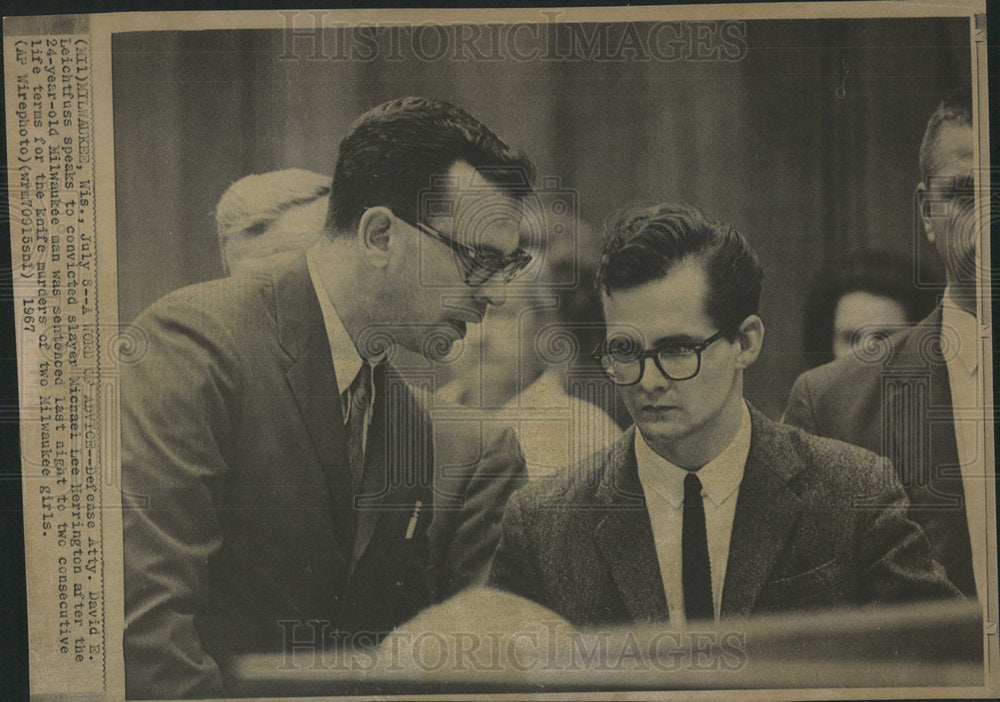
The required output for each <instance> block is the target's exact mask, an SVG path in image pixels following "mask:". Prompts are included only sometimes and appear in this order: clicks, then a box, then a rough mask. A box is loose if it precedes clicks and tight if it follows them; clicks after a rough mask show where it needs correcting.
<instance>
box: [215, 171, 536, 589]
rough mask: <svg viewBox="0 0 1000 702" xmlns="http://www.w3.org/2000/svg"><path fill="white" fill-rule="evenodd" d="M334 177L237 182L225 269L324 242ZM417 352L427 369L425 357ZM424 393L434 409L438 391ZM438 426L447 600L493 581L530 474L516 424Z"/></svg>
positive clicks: (435, 561) (435, 534)
mask: <svg viewBox="0 0 1000 702" xmlns="http://www.w3.org/2000/svg"><path fill="white" fill-rule="evenodd" d="M330 180H331V178H330V176H324V175H322V174H320V173H314V172H312V171H306V170H302V169H301V168H288V169H285V170H281V171H270V172H268V173H259V174H254V175H249V176H246V177H244V178H240V179H239V180H237V181H236V182H235V183H233V184H232V185H230V186H229V188H227V189H226V192H225V193H223V195H222V197H221V198H220V199H219V204H218V206H217V207H216V210H215V222H216V227H217V231H218V235H219V251H220V253H221V257H222V267H223V269H224V270H225V271H226V272H227V273H230V274H236V273H239V272H246V271H266V270H268V269H270V268H274V267H275V266H280V265H281V264H282V263H283V262H290V261H292V260H294V259H295V258H296V257H297V256H299V255H301V253H302V252H303V251H304V250H306V249H307V248H309V247H310V246H311V245H312V244H314V243H315V242H316V241H318V240H319V239H320V238H321V237H322V236H323V229H324V223H325V221H326V214H327V209H328V206H329V195H330ZM397 351H401V352H402V353H401V355H402V354H405V353H406V352H405V351H403V350H402V349H397ZM416 358H417V360H419V362H420V365H421V367H422V368H423V367H426V365H427V362H426V361H425V360H422V359H420V357H419V356H417V357H416ZM405 361H406V359H405V358H404V359H403V362H402V363H401V362H400V361H399V359H397V360H396V362H397V364H398V365H399V369H400V373H401V374H402V376H403V378H404V379H409V378H410V376H408V374H407V371H406V370H405V368H404V367H403V363H405ZM414 375H416V374H414ZM420 380H422V378H420ZM416 394H417V398H418V399H422V400H423V404H424V409H426V410H428V411H430V409H431V408H430V407H428V406H427V402H428V401H429V400H428V398H431V397H432V393H431V392H430V390H428V391H427V392H424V393H420V392H419V391H418V392H417V393H416ZM432 425H433V439H434V479H433V490H434V497H435V499H434V516H433V517H432V518H431V523H430V526H429V527H428V529H427V536H428V538H429V539H430V555H429V558H428V576H429V579H430V581H431V582H432V583H435V585H436V586H435V588H434V589H435V591H436V593H437V595H438V597H440V598H442V599H443V598H447V597H450V596H451V595H454V594H456V593H457V592H458V591H460V590H462V589H463V588H466V587H469V586H472V585H484V584H485V583H486V578H487V576H488V575H489V568H490V564H491V562H492V560H493V553H494V552H495V551H496V545H497V542H498V541H499V540H500V518H501V517H502V516H503V508H504V505H506V504H507V499H508V498H509V497H510V495H511V493H512V492H513V491H514V490H516V489H517V488H518V487H520V486H521V485H523V484H524V482H525V481H526V480H527V469H526V466H525V459H524V456H523V454H522V452H521V447H520V445H519V443H518V440H517V436H516V435H515V434H514V431H513V430H512V429H510V428H509V427H504V426H500V425H498V424H497V423H496V422H470V421H467V420H463V421H452V420H446V421H435V422H432Z"/></svg>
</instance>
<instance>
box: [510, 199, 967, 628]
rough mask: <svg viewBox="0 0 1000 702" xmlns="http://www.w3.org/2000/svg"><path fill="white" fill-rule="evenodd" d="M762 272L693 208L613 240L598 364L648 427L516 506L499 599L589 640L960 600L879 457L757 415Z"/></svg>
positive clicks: (658, 210)
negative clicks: (613, 628) (618, 631)
mask: <svg viewBox="0 0 1000 702" xmlns="http://www.w3.org/2000/svg"><path fill="white" fill-rule="evenodd" d="M761 277H762V271H761V267H760V264H759V262H758V260H757V256H756V254H755V253H754V252H753V250H752V249H751V248H750V247H749V245H748V244H747V242H746V241H745V240H744V238H743V237H742V236H741V235H740V234H739V233H738V232H736V230H735V229H733V228H732V227H730V226H728V225H723V224H720V223H717V222H712V221H710V220H707V219H706V218H704V217H703V216H702V215H701V214H700V213H698V212H697V211H695V210H693V209H691V208H688V207H684V206H671V205H662V206H656V207H650V208H647V209H639V210H633V211H631V212H628V213H626V214H624V215H623V216H622V217H621V219H620V220H618V221H617V222H615V223H612V224H610V225H609V229H608V233H607V235H606V240H605V248H604V255H603V258H602V259H601V264H600V267H599V270H598V274H597V278H598V284H599V286H600V287H601V290H602V303H603V307H604V314H605V318H606V320H607V325H608V337H607V340H606V341H605V345H604V347H603V349H602V352H601V353H600V357H601V362H602V364H603V366H604V368H605V370H606V371H607V373H608V375H609V377H610V378H611V380H612V381H613V382H614V383H615V384H617V385H618V386H619V387H618V389H619V392H620V393H621V397H622V400H623V401H624V403H625V405H626V406H627V407H628V409H629V411H630V413H631V414H632V417H633V419H634V420H635V426H634V427H632V428H631V429H629V430H628V431H627V432H626V434H625V435H624V436H623V437H622V438H621V439H620V440H618V441H617V442H615V443H614V444H612V445H611V446H609V447H608V448H607V449H605V450H604V451H601V452H598V453H596V454H594V455H593V456H591V457H590V458H588V459H587V460H585V461H583V462H582V463H581V464H580V465H578V466H575V467H571V468H569V469H566V470H565V471H564V472H563V473H562V474H560V476H559V478H558V479H556V480H554V481H551V482H547V483H544V484H538V485H531V484H529V486H527V487H525V488H522V489H521V490H519V491H518V492H516V493H514V496H513V497H512V498H511V500H510V502H509V503H508V505H507V510H506V512H505V514H504V519H503V526H502V536H501V540H500V546H499V549H498V552H497V556H496V558H495V560H494V563H493V569H492V572H491V582H492V584H493V585H495V586H498V587H501V588H504V589H507V590H509V591H511V592H513V593H515V594H518V595H522V596H525V597H528V598H530V599H533V600H535V601H536V602H538V603H539V604H542V605H544V606H546V607H548V608H550V609H552V610H554V611H556V612H557V613H558V614H560V615H562V616H564V617H566V618H567V619H569V620H570V622H572V623H574V624H579V625H605V624H621V623H627V622H640V621H669V623H670V625H671V626H672V627H675V628H676V627H682V626H684V625H685V624H686V623H687V622H689V621H692V620H707V621H710V622H711V621H715V620H717V619H719V618H725V617H731V616H745V615H753V614H758V613H762V612H771V611H781V610H805V609H812V608H821V607H840V606H850V605H863V604H875V603H894V602H903V601H909V600H921V599H926V598H936V597H953V596H956V595H957V591H956V590H955V589H954V587H953V586H952V585H951V584H950V583H949V582H948V581H947V580H946V579H945V577H944V575H943V571H942V569H941V567H940V566H939V565H938V564H937V563H935V562H934V561H933V560H932V559H931V557H930V549H929V546H928V544H927V540H926V538H925V537H924V535H923V533H922V532H921V531H920V529H919V527H917V526H916V525H915V524H914V523H912V522H910V521H908V520H907V519H906V496H905V494H904V493H903V490H902V487H901V486H900V485H899V482H898V481H897V480H896V479H895V476H894V474H893V472H892V468H891V466H890V465H889V464H888V462H887V461H886V460H884V459H881V458H879V457H878V456H876V455H874V454H872V453H870V452H868V451H865V450H863V449H859V448H856V447H852V446H849V445H847V444H844V443H841V442H838V441H832V440H829V439H818V438H816V437H813V436H810V435H808V434H806V433H805V432H802V431H800V430H797V429H792V428H789V427H784V426H781V425H778V424H775V423H774V422H771V421H770V420H768V419H767V418H765V417H764V416H763V415H761V414H760V413H759V412H757V411H756V410H754V409H753V408H751V407H749V406H748V405H747V403H746V402H745V401H744V399H743V373H744V370H745V369H746V368H748V367H749V366H750V365H751V364H753V362H754V361H755V360H756V358H757V355H758V353H759V351H760V347H761V342H762V340H763V336H764V326H763V322H762V321H761V319H760V317H759V316H758V315H757V308H758V302H759V298H760V283H761Z"/></svg>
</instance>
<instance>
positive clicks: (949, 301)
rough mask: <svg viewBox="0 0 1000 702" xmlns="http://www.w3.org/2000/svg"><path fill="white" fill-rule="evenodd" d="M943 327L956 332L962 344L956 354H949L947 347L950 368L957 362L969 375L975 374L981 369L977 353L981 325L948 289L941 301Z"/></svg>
mask: <svg viewBox="0 0 1000 702" xmlns="http://www.w3.org/2000/svg"><path fill="white" fill-rule="evenodd" d="M941 326H942V328H945V329H950V330H952V331H953V332H955V334H956V335H957V337H958V339H959V340H960V342H961V343H960V344H959V347H958V352H957V353H955V354H950V353H948V349H947V347H945V349H944V351H945V353H946V358H947V359H948V361H947V363H948V366H949V367H951V366H953V365H954V363H955V361H956V360H957V361H958V363H959V364H961V367H962V368H963V369H964V370H965V372H966V373H968V374H969V375H971V374H973V373H975V372H976V370H977V369H978V368H979V358H978V354H977V353H976V351H977V348H976V346H977V344H978V341H979V328H978V327H979V323H978V321H977V320H976V317H975V316H974V315H971V314H969V313H968V312H967V311H965V310H964V309H962V308H961V307H959V306H958V304H956V302H955V300H954V298H953V297H952V294H951V290H950V289H947V288H946V289H945V291H944V298H943V299H942V301H941ZM968 342H972V343H968Z"/></svg>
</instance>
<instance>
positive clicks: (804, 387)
mask: <svg viewBox="0 0 1000 702" xmlns="http://www.w3.org/2000/svg"><path fill="white" fill-rule="evenodd" d="M781 421H782V422H783V423H785V424H789V425H791V426H793V427H798V428H799V429H805V430H806V431H807V432H809V433H810V434H817V435H819V434H820V429H819V425H818V423H817V422H816V414H815V412H814V408H813V406H812V396H811V395H810V392H809V378H808V373H804V374H803V375H800V376H799V377H798V378H796V379H795V384H794V385H793V386H792V392H791V394H790V395H789V396H788V405H787V406H786V407H785V412H784V414H783V415H782V416H781Z"/></svg>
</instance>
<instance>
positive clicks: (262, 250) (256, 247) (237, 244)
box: [215, 168, 331, 275]
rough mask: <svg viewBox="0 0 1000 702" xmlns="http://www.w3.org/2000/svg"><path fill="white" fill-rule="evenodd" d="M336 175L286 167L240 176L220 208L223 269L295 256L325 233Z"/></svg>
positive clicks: (217, 218) (260, 267) (217, 212)
mask: <svg viewBox="0 0 1000 702" xmlns="http://www.w3.org/2000/svg"><path fill="white" fill-rule="evenodd" d="M330 180H331V178H330V176H328V175H323V174H322V173H314V172H313V171H307V170H304V169H302V168H286V169H285V170H282V171H271V172H270V173H261V174H258V175H249V176H246V177H245V178H240V179H239V180H238V181H236V182H235V183H233V184H232V185H230V186H229V188H228V189H227V190H226V192H225V193H223V195H222V198H221V199H220V200H219V205H218V207H217V208H216V210H215V224H216V229H217V230H218V233H219V253H220V254H221V256H222V269H223V270H224V271H225V272H226V273H227V274H229V275H232V274H233V273H239V272H241V271H247V270H263V269H265V268H267V267H269V266H274V265H275V264H277V263H280V262H282V261H283V260H286V259H287V260H291V259H293V258H295V257H296V256H298V255H299V254H301V253H302V252H303V251H305V250H306V249H307V248H309V247H310V246H312V245H313V244H315V243H316V242H317V241H319V240H320V238H321V237H322V236H323V225H324V223H325V222H326V211H327V209H328V208H329V207H330Z"/></svg>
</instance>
